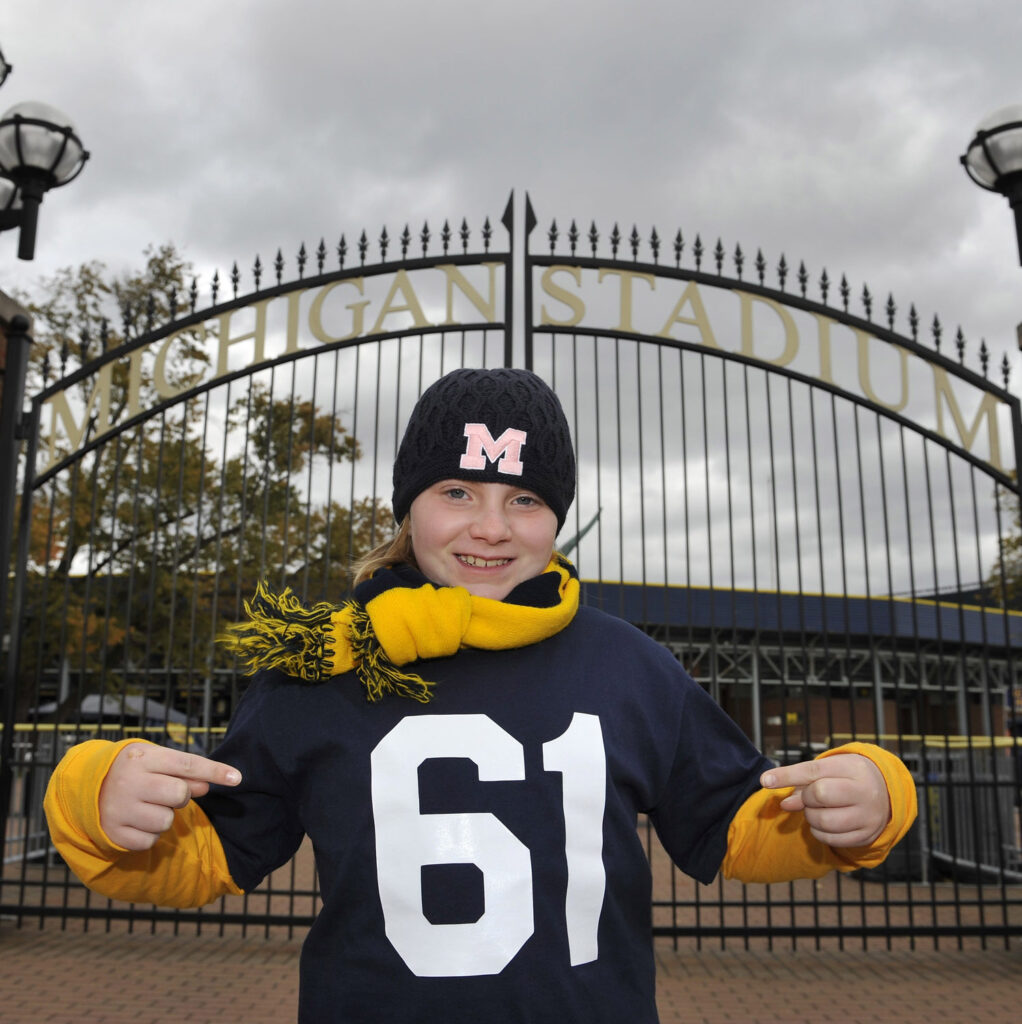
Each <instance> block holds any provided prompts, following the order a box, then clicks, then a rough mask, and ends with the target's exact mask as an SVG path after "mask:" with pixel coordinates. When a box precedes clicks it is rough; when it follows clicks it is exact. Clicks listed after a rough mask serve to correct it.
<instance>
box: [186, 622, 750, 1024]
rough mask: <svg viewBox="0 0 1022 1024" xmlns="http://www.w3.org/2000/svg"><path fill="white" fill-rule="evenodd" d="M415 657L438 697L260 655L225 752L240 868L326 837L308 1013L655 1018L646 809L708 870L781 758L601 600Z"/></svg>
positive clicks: (467, 1020) (310, 1020)
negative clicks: (530, 627) (761, 749)
mask: <svg viewBox="0 0 1022 1024" xmlns="http://www.w3.org/2000/svg"><path fill="white" fill-rule="evenodd" d="M413 667H414V669H415V670H416V671H418V672H419V673H420V674H421V675H423V676H424V677H425V678H426V679H429V680H431V681H433V682H435V683H436V686H435V690H434V697H433V699H432V701H431V702H430V703H428V704H418V703H416V702H415V701H412V700H408V699H404V698H399V697H387V698H385V699H384V700H382V701H380V702H378V703H374V704H370V703H368V702H367V701H366V700H365V697H364V696H363V691H362V689H361V687H360V685H359V684H358V682H357V680H356V679H355V678H354V676H353V675H345V676H339V677H337V678H335V679H332V680H330V681H329V682H327V683H323V684H320V685H309V684H305V683H299V682H296V681H294V680H292V679H289V678H288V677H286V676H283V675H281V674H279V673H275V672H266V673H262V674H260V675H259V676H257V677H256V678H255V679H254V680H253V682H252V684H251V686H250V687H249V689H248V691H247V692H246V694H245V696H244V698H243V700H242V701H241V703H240V705H239V708H238V711H237V713H236V715H235V717H234V720H233V721H232V723H231V727H230V729H229V730H228V734H227V737H226V739H225V742H224V743H223V745H222V746H221V747H220V748H219V750H217V751H216V753H215V754H214V755H213V756H214V757H215V758H216V759H217V760H221V761H225V762H226V763H228V764H232V765H235V766H236V767H238V768H239V769H240V770H241V772H242V775H243V782H242V784H241V785H240V786H239V787H238V788H237V789H236V790H230V791H227V790H219V791H217V792H214V793H212V794H210V795H209V796H208V797H206V798H203V799H202V800H201V801H200V802H201V804H202V806H203V808H204V809H205V811H206V813H207V814H208V815H209V817H210V818H211V820H212V821H213V823H214V825H215V826H216V830H217V832H218V834H219V836H220V838H221V841H222V842H223V846H224V849H225V852H226V855H227V861H228V864H229V866H230V869H231V874H232V876H233V878H234V880H235V882H236V883H237V884H238V885H239V886H241V887H242V888H244V889H246V890H249V889H252V888H254V887H255V886H256V885H258V884H259V882H260V881H261V880H262V879H263V878H264V877H265V876H266V874H268V873H269V872H270V871H272V870H273V869H274V868H276V867H278V866H279V865H280V864H282V863H284V862H286V861H287V860H288V859H289V858H290V857H291V856H292V855H293V853H294V852H295V850H296V849H297V847H298V845H299V843H300V842H301V840H302V837H303V835H305V834H308V835H309V836H310V837H311V840H312V844H313V847H314V850H315V856H316V864H317V868H318V872H319V879H320V884H321V888H322V896H323V908H322V910H321V912H320V914H319V916H318V918H317V920H316V922H315V924H314V925H313V927H312V929H311V931H310V933H309V936H308V938H307V940H306V942H305V946H304V949H303V951H302V968H301V972H302V973H301V995H300V1009H299V1017H300V1020H301V1021H303V1022H307V1024H324V1022H351V1024H371V1022H377V1021H378V1022H387V1024H395V1022H398V1024H401V1022H405V1021H424V1022H425V1021H428V1022H431V1024H432V1022H437V1021H444V1022H445V1024H460V1022H464V1024H480V1022H488V1024H489V1022H493V1024H504V1022H522V1024H524V1022H540V1021H543V1022H547V1021H549V1022H557V1024H563V1022H566V1021H586V1022H593V1024H596V1022H607V1024H621V1022H622V1021H628V1022H636V1024H639V1022H653V1021H656V1019H657V1014H656V1006H655V1001H654V994H655V987H654V986H655V976H654V970H655V969H654V961H653V956H652V949H651V939H650V912H651V911H650V901H651V892H650V889H651V880H650V872H649V867H648V864H647V861H646V858H645V855H644V852H643V847H642V843H641V841H640V837H639V835H638V833H637V829H636V816H637V815H638V814H639V813H640V812H648V813H649V815H650V817H651V819H652V821H653V822H654V824H655V826H656V828H657V831H658V833H659V834H660V837H661V839H662V841H663V843H664V846H665V847H666V849H667V851H668V853H670V855H671V857H672V858H673V859H674V861H675V863H677V864H678V865H679V867H681V868H682V869H683V870H684V871H686V872H687V873H689V874H690V875H692V876H693V877H695V878H697V879H699V880H701V881H703V882H709V881H710V880H712V878H713V877H714V875H715V874H716V872H717V869H718V867H719V866H720V862H721V859H722V858H723V855H724V850H725V844H726V839H727V828H728V825H729V823H730V821H731V818H732V816H733V815H734V813H735V811H736V810H737V809H738V807H739V806H740V805H741V804H742V802H743V801H744V800H745V799H746V797H747V796H748V795H749V794H750V793H752V792H753V791H754V790H755V789H756V788H758V777H759V774H760V773H761V772H762V771H763V770H764V769H765V768H766V767H767V766H768V762H767V761H766V760H765V759H764V758H763V757H762V756H761V755H760V754H759V753H758V752H757V751H756V750H755V748H754V747H753V746H752V744H751V743H750V742H749V740H748V739H747V738H746V737H745V736H744V734H743V733H742V732H741V731H740V730H739V729H738V727H737V726H736V725H735V724H734V723H733V722H732V721H731V719H730V718H728V717H727V715H725V714H724V713H723V711H721V710H720V708H719V707H718V706H717V705H716V704H715V703H714V702H713V701H712V700H711V699H710V698H709V697H708V696H707V695H706V693H705V692H704V691H703V690H702V689H701V688H700V687H699V686H698V685H697V684H696V683H695V682H693V681H692V679H691V678H690V677H689V676H687V675H686V674H685V673H684V671H683V670H682V669H681V667H680V666H679V665H678V663H677V662H676V661H675V660H674V658H672V656H671V655H670V654H669V652H667V651H666V650H665V649H664V648H662V647H661V646H659V645H658V644H656V643H654V642H653V641H651V640H650V639H649V638H648V637H646V636H644V635H643V634H642V633H641V632H640V631H639V630H637V629H635V628H634V627H632V626H630V625H628V624H626V623H624V622H622V621H620V620H618V619H614V618H611V617H609V616H607V615H604V614H603V613H601V612H598V611H595V610H593V609H590V608H584V607H583V608H580V609H579V612H578V614H577V616H576V617H575V619H574V621H573V622H572V623H571V625H569V626H568V627H567V628H566V629H564V630H563V631H562V632H560V633H558V634H556V635H555V636H553V637H550V638H549V639H547V640H544V641H542V642H541V643H538V644H534V645H531V646H528V647H522V648H518V649H515V650H511V651H481V650H463V651H461V652H459V653H458V654H457V655H455V656H453V657H450V658H439V659H433V660H429V661H423V662H419V663H417V664H416V665H415V666H413Z"/></svg>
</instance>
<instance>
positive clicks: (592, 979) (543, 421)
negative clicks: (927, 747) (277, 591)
mask: <svg viewBox="0 0 1022 1024" xmlns="http://www.w3.org/2000/svg"><path fill="white" fill-rule="evenodd" d="M574 488H575V460H574V455H573V453H572V446H571V439H570V435H569V431H568V426H567V422H566V420H565V417H564V414H563V412H562V410H561V406H560V403H559V402H558V400H557V398H556V396H555V395H554V393H553V392H552V391H551V390H550V389H549V388H548V387H547V386H546V385H545V384H544V383H543V382H542V381H541V380H540V379H539V378H538V377H536V376H535V375H533V374H531V373H529V372H526V371H523V370H509V369H503V370H472V369H466V370H456V371H454V372H453V373H450V374H448V375H447V376H445V377H443V378H442V379H441V380H439V381H438V382H437V383H436V384H434V385H433V386H432V387H430V388H429V389H428V390H427V391H426V392H425V393H424V394H423V396H422V397H421V399H420V400H419V402H418V404H417V405H416V407H415V410H414V411H413V413H412V416H411V420H410V422H409V424H408V427H407V430H406V432H405V435H404V438H403V440H402V442H401V445H400V449H399V451H398V455H397V459H396V462H395V465H394V492H393V504H394V514H395V518H396V519H397V521H398V522H399V523H400V524H401V526H400V530H399V531H398V533H397V535H396V537H395V538H394V539H393V540H392V541H390V542H388V543H387V544H385V545H384V546H383V547H382V548H380V549H377V551H375V552H373V553H372V554H371V555H370V556H369V557H368V559H366V561H365V562H364V564H363V565H362V566H361V569H360V571H359V573H358V576H357V586H356V588H355V591H354V600H353V601H352V602H349V603H348V604H346V605H344V606H342V607H340V608H338V607H333V606H329V605H325V604H323V605H317V606H316V607H314V608H311V609H308V608H305V607H303V606H302V605H301V604H300V603H299V602H298V601H297V600H296V599H295V598H294V597H293V595H291V594H290V593H288V592H285V593H284V594H282V595H273V594H270V593H269V592H268V591H266V590H265V589H264V588H260V589H259V591H258V593H257V595H256V598H255V600H253V602H251V604H250V605H248V606H247V608H248V611H249V613H250V620H249V621H248V622H247V623H243V624H240V625H239V626H237V627H234V628H233V629H232V631H231V635H230V636H229V637H228V638H227V643H228V644H229V646H230V647H231V648H232V649H233V650H235V651H237V652H239V653H240V654H241V655H243V656H244V657H245V658H246V659H247V661H248V663H249V664H250V666H252V667H253V668H254V669H256V670H257V671H256V674H255V676H254V678H253V680H252V683H251V685H250V687H249V688H248V690H247V692H246V693H245V696H244V698H243V700H242V701H241V702H240V704H239V707H238V710H237V713H236V715H235V717H234V719H233V721H232V723H231V726H230V729H229V730H228V734H227V737H226V739H225V742H224V743H223V745H222V746H221V747H220V748H219V750H218V751H217V752H216V760H207V759H204V758H201V757H196V756H194V755H189V754H184V753H181V752H177V751H171V750H167V749H164V748H160V747H157V746H153V745H151V744H146V743H142V742H138V741H125V742H123V743H119V744H110V743H106V742H102V741H90V742H88V743H85V744H82V745H80V746H78V747H75V748H73V749H72V750H71V751H70V752H69V753H68V754H67V756H66V757H65V758H64V760H63V761H62V763H61V764H60V765H59V766H58V769H57V771H56V773H55V774H54V777H53V780H52V782H51V784H50V788H49V791H48V795H47V803H46V807H47V814H48V817H49V822H50V828H51V831H52V834H53V838H54V842H55V843H56V844H57V847H58V849H59V850H60V852H61V853H62V854H63V856H64V858H65V859H66V860H67V862H68V864H69V865H71V867H72V868H73V870H74V871H75V872H76V873H77V874H78V875H79V877H81V878H82V879H83V881H85V882H86V884H88V885H90V886H91V887H92V888H94V889H96V890H97V891H99V892H101V893H104V894H106V895H109V896H112V897H116V898H119V899H130V900H140V901H146V902H155V903H161V904H165V905H169V906H177V907H185V906H198V905H201V904H203V903H206V902H209V901H210V900H213V899H216V898H217V897H218V896H220V895H222V894H224V893H240V892H243V891H249V890H251V889H253V888H254V887H255V886H257V885H258V884H259V883H260V881H261V880H262V879H263V878H264V877H265V876H266V874H267V873H269V872H270V871H272V870H273V869H274V868H276V867H278V866H279V865H281V864H283V863H285V862H286V861H287V860H288V859H289V858H290V857H291V856H292V855H293V854H294V852H295V850H296V849H297V848H298V845H299V843H300V842H301V841H302V838H303V836H304V835H309V836H310V837H311V839H312V843H313V847H314V849H315V855H316V863H317V867H318V871H319V879H320V884H321V889H322V896H323V909H322V911H321V912H320V914H319V916H318V918H317V920H316V922H315V924H314V925H313V927H312V929H311V931H310V933H309V936H308V938H307V940H306V942H305V946H304V949H303V952H302V966H301V996H300V1005H299V1018H300V1020H301V1021H304V1022H308V1024H312V1022H315V1024H320V1022H331V1021H338V1022H358V1024H365V1022H371V1021H381V1022H383V1021H386V1022H395V1021H398V1022H401V1021H444V1022H452V1024H456V1022H461V1021H463V1022H466V1024H478V1022H480V1021H487V1022H504V1021H508V1022H510V1021H522V1022H525V1021H558V1022H562V1021H587V1022H590V1021H592V1022H597V1021H606V1022H608V1024H620V1022H621V1021H634V1022H654V1021H656V1019H657V1016H656V1006H655V1001H654V985H655V977H654V959H653V954H652V949H651V942H650V906H651V894H650V872H649V867H648V864H647V862H646V858H645V855H644V853H643V847H642V843H641V841H640V838H639V836H638V834H637V831H636V816H637V815H638V814H639V813H646V814H648V815H649V816H650V818H651V820H652V821H653V823H654V825H655V827H656V829H657V831H658V833H659V835H660V838H661V840H662V841H663V844H664V846H665V848H666V849H667V851H668V853H669V854H670V855H671V857H672V859H673V860H674V861H675V863H676V864H678V866H679V867H680V868H682V869H683V870H684V871H686V872H688V873H689V874H690V875H692V876H694V877H695V878H697V879H699V880H700V881H702V882H707V883H708V882H710V881H711V880H712V879H713V878H714V876H715V875H716V874H717V872H718V871H722V872H723V873H724V875H725V876H727V877H734V878H739V879H742V880H743V881H780V880H788V879H793V878H798V877H819V876H820V875H822V874H824V873H826V872H827V871H830V870H832V869H834V868H836V869H838V870H841V871H850V870H853V869H855V868H857V867H867V866H874V865H876V864H878V863H879V862H880V861H882V860H883V858H884V857H885V856H886V854H887V852H888V851H889V850H890V849H891V847H892V846H893V845H894V844H895V843H896V842H897V841H898V840H899V839H900V838H901V837H902V836H903V835H904V834H905V832H906V831H907V829H908V827H909V825H910V824H911V822H912V820H913V818H914V816H915V789H914V786H913V784H912V780H911V777H910V776H909V774H908V772H907V771H906V770H905V768H904V766H903V765H902V764H901V762H900V761H899V760H898V759H897V758H895V757H894V756H893V755H890V754H887V753H886V752H884V751H882V750H880V749H879V748H877V747H873V746H869V745H866V744H859V743H853V744H850V745H848V746H847V747H844V748H841V749H840V750H837V751H828V752H827V754H825V755H823V756H822V758H820V759H818V760H816V761H813V762H808V763H804V764H799V765H794V766H790V767H786V768H774V767H773V766H772V765H771V763H770V762H769V761H768V760H767V759H766V758H764V757H763V756H762V755H761V754H760V753H759V752H758V751H757V750H756V749H755V748H754V747H753V746H752V744H751V743H750V742H749V740H748V739H747V738H746V737H745V736H744V734H743V733H742V732H741V731H740V730H739V729H738V728H737V726H736V725H735V724H734V723H733V722H732V721H731V719H730V718H728V716H727V715H726V714H724V713H723V711H721V709H720V708H719V707H718V706H717V705H716V704H715V703H714V702H713V701H712V700H711V699H710V698H709V697H708V696H707V695H706V693H705V692H704V691H703V690H702V689H701V687H699V686H698V685H697V684H696V683H695V682H693V680H692V679H691V678H690V677H689V676H688V675H686V674H685V672H684V671H683V670H682V669H681V667H680V666H679V664H678V662H677V661H676V660H675V659H674V658H673V657H672V656H671V654H670V653H669V652H668V651H667V650H666V649H665V648H663V647H661V646H660V645H658V644H656V643H655V642H653V641H652V640H650V639H649V638H648V637H646V636H645V635H644V634H643V633H641V632H640V631H639V630H637V629H635V628H634V627H632V626H630V625H628V624H626V623H625V622H623V621H621V620H619V619H615V618H612V617H610V616H607V615H605V614H603V613H601V612H599V611H597V610H595V609H592V608H588V607H580V606H579V584H578V580H577V578H576V575H575V571H574V569H573V568H572V566H571V565H570V564H569V563H568V562H567V561H566V560H565V559H563V558H561V557H560V556H558V555H557V554H556V553H555V552H554V538H555V537H556V535H557V532H558V530H559V529H560V527H561V526H562V524H563V523H564V519H565V516H566V514H567V511H568V507H569V506H570V504H571V502H572V500H573V498H574ZM778 791H779V792H778Z"/></svg>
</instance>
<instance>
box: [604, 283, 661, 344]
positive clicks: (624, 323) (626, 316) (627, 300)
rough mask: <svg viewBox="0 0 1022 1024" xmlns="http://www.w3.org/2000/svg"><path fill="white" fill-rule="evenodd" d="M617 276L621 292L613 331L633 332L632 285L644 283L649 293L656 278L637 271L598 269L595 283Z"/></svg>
mask: <svg viewBox="0 0 1022 1024" xmlns="http://www.w3.org/2000/svg"><path fill="white" fill-rule="evenodd" d="M613 276H617V277H620V278H621V291H620V293H619V296H618V298H619V303H620V307H619V308H620V317H619V320H618V325H617V327H614V328H612V330H615V331H628V332H634V331H635V326H634V325H633V324H632V283H633V282H634V281H645V282H646V284H648V285H649V287H650V291H652V290H654V289H655V288H656V278H655V277H654V276H653V275H652V274H644V273H642V272H641V271H638V270H619V269H617V268H615V267H600V272H599V275H598V276H597V281H598V282H600V283H602V282H603V279H604V278H605V277H613Z"/></svg>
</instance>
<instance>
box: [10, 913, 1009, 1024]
mask: <svg viewBox="0 0 1022 1024" xmlns="http://www.w3.org/2000/svg"><path fill="white" fill-rule="evenodd" d="M299 949H300V941H299V940H297V939H291V940H288V939H278V938H270V939H264V938H262V937H254V936H250V937H249V938H246V939H242V938H238V937H234V936H230V937H224V938H220V937H217V936H214V935H201V936H195V935H191V936H190V935H187V934H180V935H177V936H174V935H166V934H157V935H153V934H150V933H149V932H147V931H136V932H134V933H127V932H123V931H121V932H112V933H106V932H104V931H103V930H102V926H101V925H100V926H96V925H94V926H93V927H92V929H91V930H90V931H88V932H83V931H81V926H80V925H79V924H73V925H71V926H70V927H69V929H68V930H67V931H61V930H60V929H59V927H53V926H52V925H51V926H50V927H47V928H46V929H44V930H39V929H37V928H35V927H34V926H26V927H23V928H20V929H18V928H15V927H13V926H12V925H11V924H9V923H7V922H2V923H0V1021H2V1022H3V1024H80V1022H82V1021H87V1022H88V1024H128V1022H130V1024H170V1022H174V1024H180V1022H183V1021H187V1022H189V1024H203V1022H209V1024H212V1022H214V1021H215V1022H217V1024H224V1022H232V1021H238V1022H244V1024H270V1022H273V1024H277V1022H287V1021H292V1020H293V1019H294V1013H295V1006H296V999H297V985H298V954H299ZM656 955H657V966H658V975H657V977H658V995H657V1002H658V1004H659V1006H660V1014H661V1018H662V1021H663V1024H724V1022H727V1024H800V1022H805V1024H810V1022H811V1024H831V1022H833V1024H837V1022H840V1024H884V1022H888V1021H890V1022H898V1024H923V1022H925V1024H931V1022H935V1021H940V1022H946V1024H974V1022H981V1021H990V1022H995V1021H997V1022H1000V1021H1011V1020H1018V1019H1019V1017H1020V1011H1022V947H1020V946H1018V944H1017V943H1016V946H1015V948H1013V949H1010V950H1005V949H1004V948H1003V946H1002V945H999V944H991V946H990V948H988V949H986V950H983V949H981V948H980V947H979V945H978V943H971V944H970V945H969V946H967V948H965V949H963V950H959V949H957V948H953V943H950V942H949V943H947V948H942V949H940V950H934V949H932V948H924V945H923V944H920V946H919V948H917V949H915V950H911V949H908V948H897V949H893V950H887V949H880V950H869V951H864V950H862V949H861V948H856V949H846V950H844V951H841V950H838V949H836V948H829V949H822V950H815V949H811V948H806V949H801V948H800V949H798V950H797V951H791V950H790V949H781V948H777V947H775V949H774V951H772V952H771V951H767V950H766V949H751V950H741V949H736V950H726V951H724V950H720V949H709V948H707V947H706V946H705V945H704V947H703V949H702V950H701V951H697V950H695V949H692V948H684V947H683V948H682V949H680V950H678V951H675V950H674V949H673V948H672V946H671V944H670V943H669V942H666V941H661V942H658V944H657V948H656ZM438 1024H440V1022H438ZM480 1024H485V1022H480ZM558 1024H562V1022H558ZM622 1024H627V1022H622Z"/></svg>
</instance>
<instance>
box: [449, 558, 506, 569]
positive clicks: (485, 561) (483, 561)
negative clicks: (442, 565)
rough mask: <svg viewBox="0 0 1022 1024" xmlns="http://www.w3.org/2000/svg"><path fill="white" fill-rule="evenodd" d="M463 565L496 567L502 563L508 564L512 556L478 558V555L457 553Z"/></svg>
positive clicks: (482, 567) (478, 567)
mask: <svg viewBox="0 0 1022 1024" xmlns="http://www.w3.org/2000/svg"><path fill="white" fill-rule="evenodd" d="M456 557H457V559H458V561H459V562H461V563H462V565H471V566H473V567H474V568H476V569H496V568H498V567H499V566H501V565H507V564H508V563H509V562H510V561H511V559H510V558H478V557H477V556H476V555H457V556H456Z"/></svg>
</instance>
